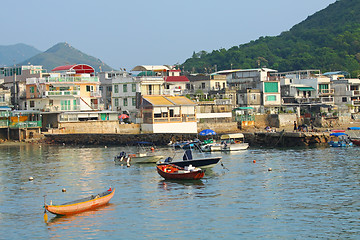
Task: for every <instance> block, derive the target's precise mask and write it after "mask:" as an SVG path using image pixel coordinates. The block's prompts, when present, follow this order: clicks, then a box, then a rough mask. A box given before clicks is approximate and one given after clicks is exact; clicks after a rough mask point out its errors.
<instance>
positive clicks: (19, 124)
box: [9, 121, 41, 128]
mask: <svg viewBox="0 0 360 240" xmlns="http://www.w3.org/2000/svg"><path fill="white" fill-rule="evenodd" d="M9 127H10V128H33V127H41V121H25V122H10V123H9Z"/></svg>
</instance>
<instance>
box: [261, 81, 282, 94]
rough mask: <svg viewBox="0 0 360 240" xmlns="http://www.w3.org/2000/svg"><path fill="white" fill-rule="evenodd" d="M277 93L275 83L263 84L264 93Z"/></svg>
mask: <svg viewBox="0 0 360 240" xmlns="http://www.w3.org/2000/svg"><path fill="white" fill-rule="evenodd" d="M278 91H279V85H278V83H277V82H265V83H264V92H265V93H277V92H278Z"/></svg>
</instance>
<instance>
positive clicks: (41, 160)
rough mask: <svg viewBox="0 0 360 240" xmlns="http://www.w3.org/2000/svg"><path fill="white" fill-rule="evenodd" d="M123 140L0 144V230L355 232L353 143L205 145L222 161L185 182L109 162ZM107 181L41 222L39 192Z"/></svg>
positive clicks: (70, 194) (109, 234) (226, 234)
mask: <svg viewBox="0 0 360 240" xmlns="http://www.w3.org/2000/svg"><path fill="white" fill-rule="evenodd" d="M124 150H125V151H134V150H135V149H133V148H131V147H127V148H125V147H104V146H67V145H65V146H52V145H36V144H13V145H0V223H1V224H0V239H255V238H259V239H313V238H320V239H322V238H323V239H345V238H348V239H359V238H360V191H359V187H360V174H359V173H360V163H359V155H360V147H356V146H354V147H348V148H312V149H307V148H301V149H270V148H266V149H260V148H250V149H248V150H244V151H238V152H231V153H208V154H207V155H205V156H213V155H221V156H222V163H223V166H221V164H218V165H217V166H215V167H214V168H212V169H210V170H207V171H206V173H205V177H204V178H203V179H202V180H200V181H185V182H181V181H180V182H179V181H165V180H164V179H163V178H161V177H160V176H159V175H158V173H157V172H156V168H155V165H154V164H146V165H136V164H132V165H131V166H130V167H128V166H127V165H126V163H125V164H115V163H114V156H115V155H117V154H118V153H119V152H120V151H124ZM159 151H160V152H159V154H162V155H171V156H172V154H173V153H172V150H171V149H167V148H162V149H160V150H159ZM30 177H32V178H33V180H29V179H30ZM109 187H112V188H116V192H115V195H114V197H113V198H112V199H111V201H110V204H108V205H106V206H104V207H101V208H99V209H96V210H93V211H88V212H84V213H81V214H77V215H73V216H68V217H55V215H52V214H51V213H47V214H48V216H49V219H48V222H47V223H45V222H44V218H43V214H44V208H43V205H44V195H46V202H47V203H49V202H50V201H52V203H53V204H61V203H64V202H68V201H72V200H76V199H78V198H82V197H86V196H89V195H91V194H94V193H99V192H102V191H105V190H107V189H108V188H109ZM63 190H65V191H64V192H63Z"/></svg>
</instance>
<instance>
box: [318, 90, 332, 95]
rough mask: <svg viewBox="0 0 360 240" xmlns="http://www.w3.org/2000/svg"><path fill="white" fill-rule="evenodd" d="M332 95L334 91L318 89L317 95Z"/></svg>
mask: <svg viewBox="0 0 360 240" xmlns="http://www.w3.org/2000/svg"><path fill="white" fill-rule="evenodd" d="M330 94H334V89H319V95H330Z"/></svg>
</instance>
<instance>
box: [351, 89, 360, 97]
mask: <svg viewBox="0 0 360 240" xmlns="http://www.w3.org/2000/svg"><path fill="white" fill-rule="evenodd" d="M351 92H352V94H351V96H353V97H354V96H360V91H359V90H353V91H351Z"/></svg>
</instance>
